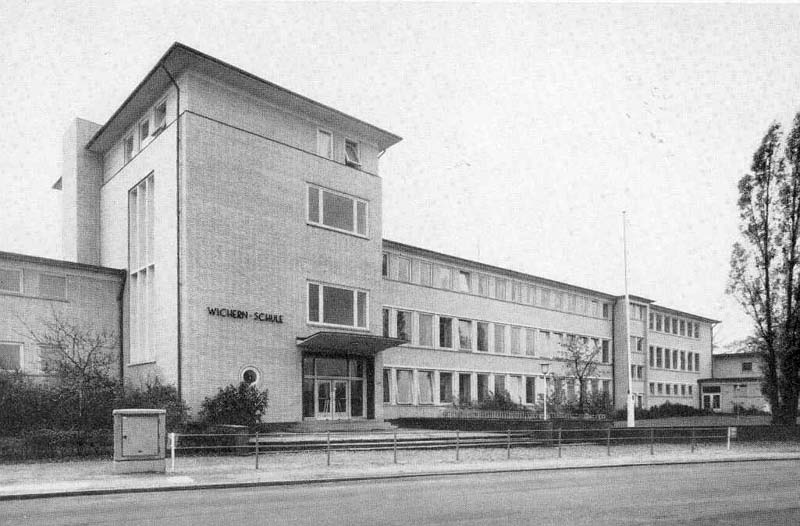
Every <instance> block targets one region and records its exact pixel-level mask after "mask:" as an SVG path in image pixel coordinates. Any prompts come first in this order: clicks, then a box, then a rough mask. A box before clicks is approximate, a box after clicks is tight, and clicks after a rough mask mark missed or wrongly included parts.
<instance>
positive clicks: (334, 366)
mask: <svg viewBox="0 0 800 526" xmlns="http://www.w3.org/2000/svg"><path fill="white" fill-rule="evenodd" d="M317 376H347V359H346V358H317Z"/></svg>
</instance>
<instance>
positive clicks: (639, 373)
mask: <svg viewBox="0 0 800 526" xmlns="http://www.w3.org/2000/svg"><path fill="white" fill-rule="evenodd" d="M643 373H644V367H643V366H641V365H637V366H636V378H638V379H639V380H641V379H642V377H643V376H644V374H643Z"/></svg>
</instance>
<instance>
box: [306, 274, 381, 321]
mask: <svg viewBox="0 0 800 526" xmlns="http://www.w3.org/2000/svg"><path fill="white" fill-rule="evenodd" d="M311 285H316V286H317V287H318V289H317V301H318V303H317V306H318V310H319V320H317V321H314V320H312V319H311ZM325 287H330V288H334V289H339V290H348V291H350V292H352V293H353V325H343V324H339V323H329V322H326V321H323V320H325V304H324V298H325V293H324V288H325ZM359 293H364V294H365V295H366V297H365V305H364V325H363V326H360V325H358V308H359V300H358V295H359ZM306 323H307V324H309V325H319V326H322V327H347V328H349V329H355V330H359V331H369V290H367V289H362V288H359V287H350V286H347V285H339V284H335V283H327V282H324V281H315V280H308V281H306Z"/></svg>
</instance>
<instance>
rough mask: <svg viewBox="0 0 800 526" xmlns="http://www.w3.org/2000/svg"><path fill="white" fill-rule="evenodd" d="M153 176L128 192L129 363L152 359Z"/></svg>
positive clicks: (153, 274) (153, 292)
mask: <svg viewBox="0 0 800 526" xmlns="http://www.w3.org/2000/svg"><path fill="white" fill-rule="evenodd" d="M154 193H155V179H154V177H153V175H152V174H150V175H149V176H147V177H145V178H144V180H142V181H141V182H140V183H139V184H137V185H136V186H134V187H133V188H131V190H130V191H129V192H128V269H129V271H130V280H129V298H130V299H129V301H130V362H131V363H142V362H147V361H152V360H153V358H154V354H155V351H154V342H155V338H154V337H153V334H152V330H153V328H154V327H155V315H154V310H155V309H154V297H155V265H154V253H155V250H154V242H155V235H154V224H155V198H154Z"/></svg>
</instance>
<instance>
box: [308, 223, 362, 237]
mask: <svg viewBox="0 0 800 526" xmlns="http://www.w3.org/2000/svg"><path fill="white" fill-rule="evenodd" d="M306 224H307V225H308V226H312V227H314V228H321V229H322V230H329V231H331V232H337V233H339V234H345V235H347V236H353V237H357V238H359V239H369V236H367V235H365V234H359V233H358V232H350V231H349V230H342V229H341V228H336V227H332V226H328V225H323V224H322V223H312V222H311V221H306Z"/></svg>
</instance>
